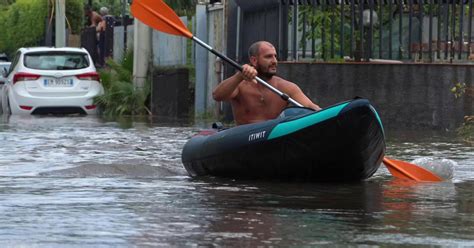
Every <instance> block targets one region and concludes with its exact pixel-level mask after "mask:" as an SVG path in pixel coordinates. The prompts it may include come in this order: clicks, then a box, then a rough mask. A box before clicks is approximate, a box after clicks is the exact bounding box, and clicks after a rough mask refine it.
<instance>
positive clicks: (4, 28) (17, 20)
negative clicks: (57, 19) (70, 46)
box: [0, 0, 84, 54]
mask: <svg viewBox="0 0 474 248" xmlns="http://www.w3.org/2000/svg"><path fill="white" fill-rule="evenodd" d="M0 1H2V2H0V6H2V7H1V8H0V33H1V34H2V35H0V51H2V52H7V53H9V54H12V53H13V52H14V51H16V50H17V49H18V48H20V47H27V46H38V45H42V44H43V40H44V36H45V33H46V31H47V29H52V28H53V26H54V20H53V18H49V19H48V16H49V15H51V14H53V12H52V10H53V3H54V1H53V0H47V1H45V0H41V1H35V0H16V1H12V0H0ZM3 2H5V4H3ZM83 15H84V12H83V2H82V0H67V1H66V17H67V21H68V23H69V25H70V27H71V29H72V31H73V33H79V32H80V30H81V27H82V18H83ZM53 17H54V16H53Z"/></svg>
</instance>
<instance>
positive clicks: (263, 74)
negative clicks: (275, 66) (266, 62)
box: [257, 66, 276, 80]
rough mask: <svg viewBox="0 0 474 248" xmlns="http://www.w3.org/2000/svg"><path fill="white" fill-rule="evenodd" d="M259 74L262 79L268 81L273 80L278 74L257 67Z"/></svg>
mask: <svg viewBox="0 0 474 248" xmlns="http://www.w3.org/2000/svg"><path fill="white" fill-rule="evenodd" d="M257 73H258V75H259V76H260V77H262V78H264V79H267V80H269V79H271V78H272V77H273V76H275V74H276V72H271V71H269V70H267V71H263V70H262V67H260V66H258V67H257Z"/></svg>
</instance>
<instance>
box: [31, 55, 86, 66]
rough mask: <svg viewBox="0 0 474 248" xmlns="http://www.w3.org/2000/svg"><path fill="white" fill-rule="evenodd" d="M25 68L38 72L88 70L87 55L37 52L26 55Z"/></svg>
mask: <svg viewBox="0 0 474 248" xmlns="http://www.w3.org/2000/svg"><path fill="white" fill-rule="evenodd" d="M24 64H25V67H27V68H31V69H37V70H76V69H82V68H87V67H88V66H89V59H88V56H87V54H85V53H78V52H35V53H27V54H25V59H24Z"/></svg>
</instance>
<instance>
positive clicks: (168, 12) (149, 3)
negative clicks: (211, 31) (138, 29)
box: [130, 0, 193, 38]
mask: <svg viewBox="0 0 474 248" xmlns="http://www.w3.org/2000/svg"><path fill="white" fill-rule="evenodd" d="M130 10H131V12H132V14H133V16H134V17H135V18H137V19H139V20H140V21H141V22H143V23H145V24H146V25H148V26H150V27H152V28H153V29H156V30H159V31H161V32H165V33H168V34H172V35H178V36H184V37H186V38H192V37H193V34H192V33H191V32H190V31H189V30H188V29H187V28H186V26H185V25H184V23H183V22H182V21H181V19H179V17H178V16H177V15H176V13H174V11H173V10H172V9H171V8H170V7H169V6H168V5H166V3H164V2H163V1H162V0H134V1H133V3H132V6H131V8H130Z"/></svg>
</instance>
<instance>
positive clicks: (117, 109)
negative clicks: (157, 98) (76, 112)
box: [94, 52, 150, 116]
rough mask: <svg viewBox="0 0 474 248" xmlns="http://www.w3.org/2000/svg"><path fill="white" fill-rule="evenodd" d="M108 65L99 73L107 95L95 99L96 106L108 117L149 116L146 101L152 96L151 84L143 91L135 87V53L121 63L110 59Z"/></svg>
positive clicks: (127, 56) (128, 55)
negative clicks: (133, 72) (133, 80)
mask: <svg viewBox="0 0 474 248" xmlns="http://www.w3.org/2000/svg"><path fill="white" fill-rule="evenodd" d="M107 65H108V67H106V68H105V69H103V70H101V71H100V72H99V73H100V76H101V79H102V84H103V86H104V89H105V94H104V95H101V96H97V97H96V98H94V102H95V104H97V105H98V106H99V107H100V108H101V109H102V110H103V111H104V112H103V113H104V114H105V115H107V116H123V115H145V114H149V113H150V111H149V108H148V107H147V105H146V101H147V97H148V96H149V94H150V83H149V82H148V81H147V82H146V84H145V87H144V88H143V89H137V88H135V86H134V85H133V82H132V79H133V77H132V75H133V74H132V71H133V53H131V52H129V53H127V55H126V56H125V58H124V59H123V60H122V61H121V62H120V63H117V62H115V61H113V60H111V59H109V60H107Z"/></svg>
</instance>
